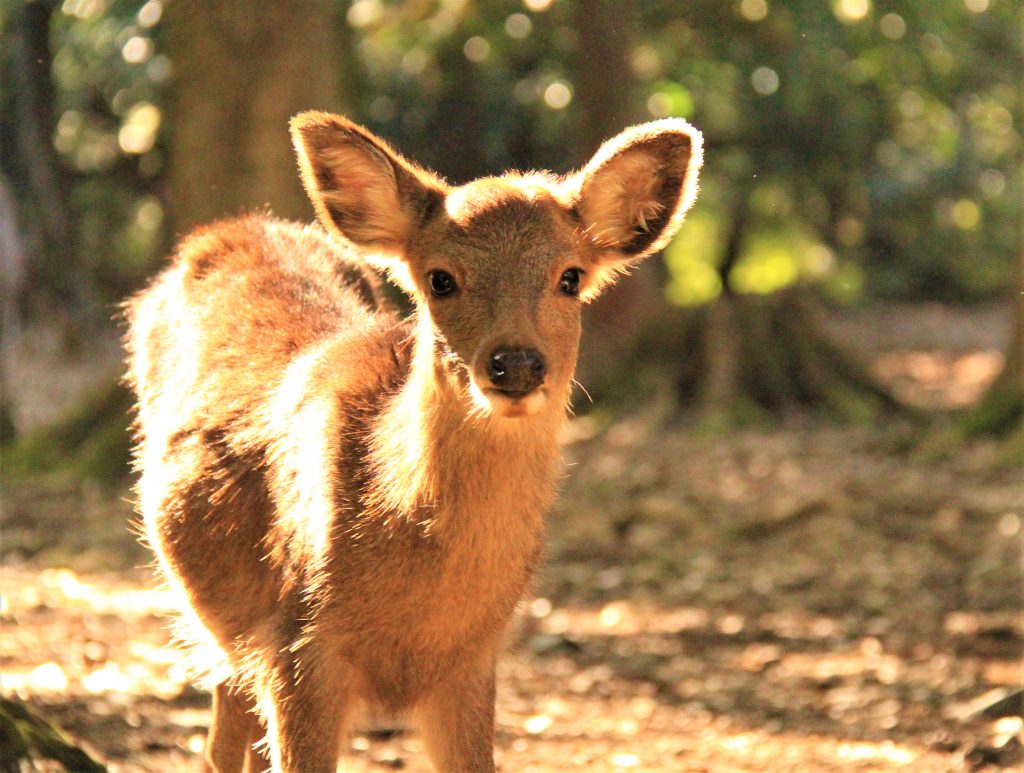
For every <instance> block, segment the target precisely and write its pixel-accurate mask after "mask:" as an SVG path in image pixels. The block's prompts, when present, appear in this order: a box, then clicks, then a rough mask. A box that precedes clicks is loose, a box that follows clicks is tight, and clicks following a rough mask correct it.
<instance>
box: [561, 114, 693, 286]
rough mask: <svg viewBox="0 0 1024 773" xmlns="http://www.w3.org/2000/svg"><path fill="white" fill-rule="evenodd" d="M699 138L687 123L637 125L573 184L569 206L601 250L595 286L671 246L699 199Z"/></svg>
mask: <svg viewBox="0 0 1024 773" xmlns="http://www.w3.org/2000/svg"><path fill="white" fill-rule="evenodd" d="M701 149H702V139H701V134H700V132H699V131H697V130H696V129H694V128H693V127H692V126H690V125H689V124H688V123H686V122H685V121H682V120H679V119H675V118H668V119H665V120H661V121H652V122H650V123H645V124H641V125H639V126H634V127H632V128H631V129H627V130H626V131H624V132H622V133H621V134H619V135H618V136H617V137H614V138H612V139H610V140H608V141H607V142H605V143H604V145H602V146H601V148H600V150H598V152H597V153H596V154H595V155H594V158H593V159H591V161H590V163H588V164H587V165H586V166H585V167H584V168H583V170H582V171H581V172H578V173H577V174H575V175H573V176H572V177H570V178H569V179H568V180H567V181H566V184H567V186H568V191H569V198H570V203H571V204H572V205H573V206H574V207H575V210H576V212H577V213H578V214H579V216H580V219H581V220H582V224H583V227H584V229H585V231H586V234H587V236H588V237H589V239H590V241H591V243H592V244H593V245H594V246H595V247H597V251H596V256H595V262H596V264H597V265H596V266H594V267H593V268H594V269H596V270H595V271H594V273H595V274H596V275H597V282H595V283H594V284H593V285H592V292H591V293H590V295H591V297H592V296H593V295H596V293H597V290H598V289H599V288H600V287H601V285H603V284H606V283H607V282H609V281H612V280H613V279H614V278H615V276H616V275H617V274H618V273H620V272H622V271H625V270H627V269H628V268H629V267H630V266H631V265H632V264H633V263H635V262H636V261H638V260H639V259H641V258H644V257H646V256H647V255H650V254H651V253H653V252H656V251H657V250H659V249H661V248H662V247H664V246H665V245H666V244H668V242H669V240H670V239H671V238H672V237H673V236H674V235H675V232H676V231H677V230H678V229H679V226H680V225H681V224H682V222H683V215H685V214H686V211H687V210H688V209H689V208H690V206H691V205H692V204H693V201H694V199H695V198H696V197H697V176H698V172H699V170H700V165H701V158H702V156H701Z"/></svg>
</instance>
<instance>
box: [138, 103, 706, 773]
mask: <svg viewBox="0 0 1024 773" xmlns="http://www.w3.org/2000/svg"><path fill="white" fill-rule="evenodd" d="M292 130H293V136H294V138H295V142H296V147H297V150H298V152H299V159H300V167H301V169H302V173H303V178H304V181H305V183H306V187H307V189H308V190H309V193H310V196H311V198H312V200H313V202H314V205H315V206H316V209H317V212H318V215H319V216H320V219H321V221H322V223H323V225H324V226H325V227H326V229H327V230H326V231H324V230H321V229H320V228H318V227H315V226H300V225H297V224H293V223H287V222H282V221H278V220H274V219H271V218H268V217H265V216H250V217H244V218H240V219H237V220H231V221H226V222H222V223H217V224H214V225H211V226H208V227H206V228H203V229H200V230H199V231H196V232H195V233H193V234H192V235H191V236H189V237H188V238H187V239H185V241H184V242H183V243H182V244H181V246H180V247H179V248H178V251H177V254H176V257H175V259H174V261H173V263H172V265H171V266H170V267H169V268H167V270H165V271H164V272H163V273H162V274H161V275H160V276H159V277H158V278H157V279H156V280H155V281H154V283H153V284H152V285H151V286H150V287H149V288H148V289H147V290H145V291H144V292H142V293H141V294H139V295H138V296H136V297H135V298H134V299H133V300H132V301H131V302H130V303H129V305H128V318H129V321H130V331H129V334H128V348H129V352H130V374H129V377H130V380H131V382H132V383H133V385H134V387H135V389H136V391H137V393H138V398H139V405H138V430H139V431H138V437H139V442H138V447H137V451H136V458H137V462H138V466H139V468H140V470H141V473H142V475H141V479H140V482H139V500H140V509H141V512H142V515H143V518H144V522H145V525H146V532H147V535H148V539H149V542H150V543H151V544H152V546H153V548H154V549H155V550H156V552H157V554H158V556H159V559H160V565H161V568H162V570H163V573H164V575H165V576H166V577H167V579H168V581H169V582H170V584H171V585H172V586H173V587H175V588H176V589H177V590H179V591H180V592H181V596H182V599H183V604H182V613H183V616H184V618H185V619H186V621H188V625H187V627H188V628H189V629H190V630H191V631H192V634H193V637H194V638H195V639H200V638H203V637H206V638H210V639H212V640H213V643H214V645H215V647H214V649H215V651H216V652H217V653H218V654H219V662H216V663H207V666H208V667H209V668H210V671H211V674H213V675H214V676H215V678H214V681H215V682H217V683H218V685H217V689H216V700H215V719H214V728H213V730H212V731H211V738H210V744H209V751H208V755H209V757H210V760H211V762H212V764H213V766H214V768H215V769H216V770H218V771H238V770H242V769H243V765H245V764H247V765H248V769H250V770H257V769H259V768H260V767H261V766H262V765H263V764H264V762H266V764H272V765H273V767H274V769H275V770H279V771H292V772H296V771H297V772H301V773H316V771H333V770H334V767H335V765H336V759H337V754H338V749H339V745H340V743H341V739H342V733H343V730H344V728H345V726H347V725H349V724H350V723H351V721H352V719H353V717H355V716H356V715H357V713H358V712H360V711H361V710H362V709H364V708H367V707H369V708H371V709H374V708H380V709H384V710H388V711H411V712H412V713H413V714H414V715H415V717H416V718H417V719H418V720H419V724H420V726H421V728H422V731H423V733H424V740H425V742H426V745H427V749H428V752H429V754H430V756H431V758H432V760H433V762H434V764H435V766H436V767H437V769H438V770H444V771H491V770H493V769H494V768H493V758H492V745H493V711H494V667H495V661H496V658H497V655H498V652H499V649H500V647H501V640H502V636H503V633H504V630H505V627H506V625H507V622H508V620H509V619H510V617H511V615H512V612H513V609H514V607H515V605H516V603H517V602H518V600H519V599H520V597H521V596H522V594H523V592H524V590H525V588H526V587H527V584H528V582H529V580H530V577H531V574H532V572H533V570H534V567H535V565H536V562H537V558H538V553H539V550H540V540H541V533H542V518H543V514H544V512H545V510H546V509H547V508H548V506H549V504H550V502H551V500H552V497H553V492H554V483H555V478H556V476H557V465H558V440H557V438H558V434H559V430H560V427H561V425H562V422H563V421H564V416H565V413H566V405H567V401H568V395H569V384H570V380H571V377H572V372H573V369H574V367H575V361H576V352H577V344H578V340H579V333H580V325H579V319H580V302H581V300H589V299H590V298H592V297H594V296H595V295H596V294H597V293H598V292H599V290H600V288H601V286H602V285H603V284H605V283H606V282H608V281H610V280H611V279H612V278H614V276H615V275H616V273H617V272H619V271H621V270H622V269H623V268H625V267H627V266H628V265H629V264H630V263H631V262H632V261H635V260H637V259H639V258H641V257H643V256H645V255H647V254H649V253H650V252H652V251H654V250H656V249H658V248H660V247H661V246H663V245H664V244H665V243H666V242H667V240H668V239H669V238H670V237H671V235H672V233H673V232H674V231H675V229H676V228H677V227H678V225H679V222H680V221H681V218H682V216H683V213H684V212H685V210H686V209H687V208H688V207H689V206H690V204H691V203H692V201H693V198H694V195H695V191H696V187H695V186H696V177H697V170H698V167H699V163H700V136H699V134H697V133H696V132H695V131H694V130H693V129H692V128H690V127H689V126H688V125H686V124H685V123H683V122H681V121H672V120H670V121H662V122H655V123H653V124H646V125H643V126H640V127H636V128H634V129H631V130H628V131H626V132H624V133H623V134H622V135H620V137H618V138H616V139H615V140H612V141H611V142H609V143H608V144H606V145H605V146H604V147H603V148H602V149H601V151H600V152H599V153H598V154H597V155H596V156H595V158H594V160H593V161H592V162H591V163H590V164H589V165H588V166H587V167H586V168H584V170H583V171H581V172H580V173H578V174H576V175H574V176H571V177H567V178H554V177H552V176H550V175H540V174H530V175H506V176H504V177H500V178H489V179H485V180H478V181H476V182H473V183H470V184H468V185H465V186H462V187H460V188H452V187H450V186H448V185H447V184H446V183H445V182H443V181H442V180H440V179H439V178H437V177H436V176H434V175H432V174H430V173H428V172H426V171H424V170H422V169H420V168H418V167H416V166H415V165H414V164H412V163H410V162H408V161H406V160H404V159H402V158H401V157H400V156H399V155H398V154H397V153H395V152H394V151H393V150H391V149H390V148H389V147H388V146H387V145H386V144H385V143H384V142H383V141H382V140H380V139H379V138H377V137H375V136H373V135H372V134H370V133H369V132H367V131H366V130H365V129H362V128H361V127H359V126H356V125H355V124H352V123H350V122H348V121H347V120H345V119H343V118H340V117H337V116H332V115H328V114H324V113H306V114H303V115H301V116H298V117H297V118H296V119H295V121H294V122H293V127H292ZM368 265H371V266H374V267H377V268H380V269H383V270H385V271H387V272H388V273H389V274H390V276H391V277H393V278H394V279H395V280H396V281H397V282H398V283H399V284H401V285H402V286H403V287H404V288H405V289H406V290H407V291H408V292H409V293H410V295H411V296H412V298H413V300H414V302H415V304H416V309H417V310H416V313H415V314H414V315H413V317H412V318H410V319H408V320H403V319H401V318H400V317H399V316H398V315H397V314H395V313H394V312H393V311H391V310H390V309H389V308H388V307H387V305H386V304H385V303H384V302H383V301H382V300H381V296H380V293H379V288H378V283H377V280H376V279H375V276H374V274H373V273H372V272H371V271H369V270H368V269H367V266H368ZM567 269H580V270H581V271H582V278H581V281H580V288H579V293H578V295H575V294H573V293H569V292H567V291H566V285H565V283H564V281H563V280H564V279H565V276H566V271H567ZM435 271H444V272H447V273H448V274H449V275H450V276H451V277H452V278H453V280H454V282H455V284H456V285H457V289H456V290H455V291H454V292H453V293H452V294H451V295H450V296H447V297H435V296H434V294H433V293H432V291H431V289H430V286H431V285H430V283H431V281H432V279H431V272H435ZM502 346H506V347H508V346H512V347H520V348H521V349H520V350H519V351H526V349H525V348H524V347H529V348H530V351H532V352H535V353H537V357H540V358H542V362H543V363H544V365H545V369H546V372H544V373H543V374H541V376H542V379H543V383H542V384H540V386H537V387H535V388H531V390H530V391H528V393H525V394H522V393H518V392H512V391H502V389H500V388H498V381H497V380H496V377H495V376H494V375H493V372H492V371H490V370H489V368H491V367H492V365H489V363H490V362H492V361H493V356H494V355H493V353H494V352H496V351H498V350H499V347H502ZM489 374H491V375H490V376H489ZM489 378H490V381H489V380H488V379H489ZM492 382H493V383H492ZM257 714H259V716H260V717H261V719H260V720H257V718H256V715H257ZM260 722H262V723H264V724H265V726H266V728H267V731H268V732H267V736H268V751H267V753H266V754H267V756H266V757H264V756H262V755H260V754H259V753H257V752H252V751H248V752H247V751H246V750H247V749H249V748H250V747H251V746H252V744H253V743H254V742H256V741H258V740H259V739H260V737H261V736H262V735H263V729H262V728H261V726H260ZM246 756H248V759H249V762H248V763H245V762H244V760H245V758H246Z"/></svg>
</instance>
